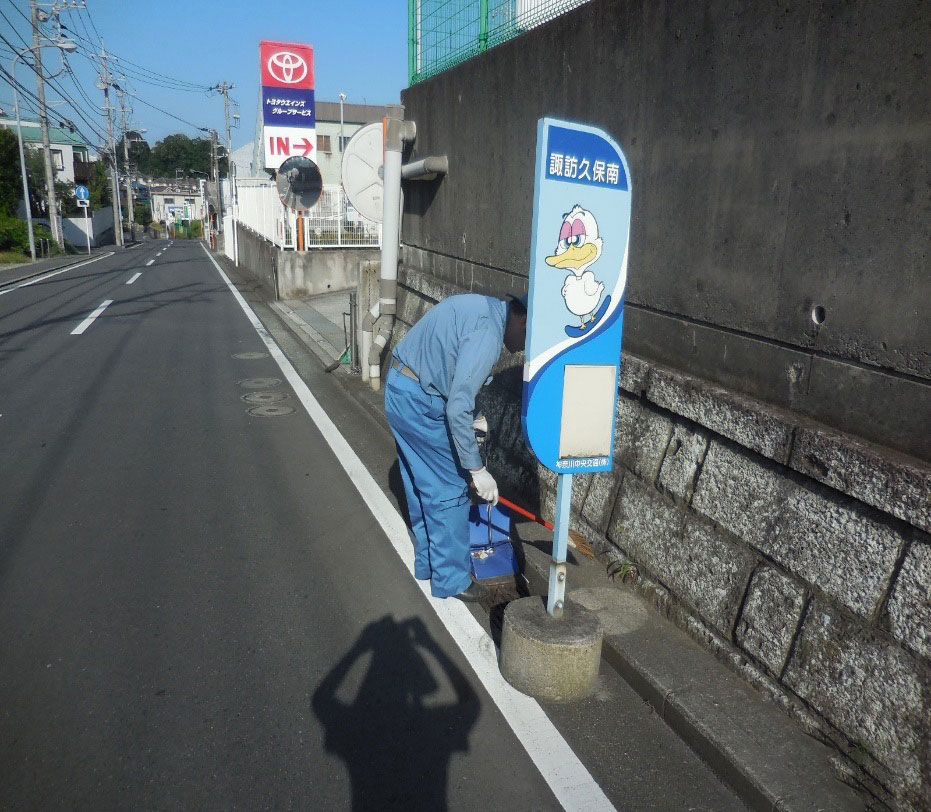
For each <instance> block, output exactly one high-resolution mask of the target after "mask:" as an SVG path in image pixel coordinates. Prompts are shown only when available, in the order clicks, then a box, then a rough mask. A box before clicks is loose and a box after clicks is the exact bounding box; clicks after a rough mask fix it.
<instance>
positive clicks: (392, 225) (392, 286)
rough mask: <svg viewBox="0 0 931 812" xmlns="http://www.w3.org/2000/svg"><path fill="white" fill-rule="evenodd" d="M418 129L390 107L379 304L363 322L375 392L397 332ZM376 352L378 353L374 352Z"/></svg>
mask: <svg viewBox="0 0 931 812" xmlns="http://www.w3.org/2000/svg"><path fill="white" fill-rule="evenodd" d="M415 134H416V127H415V126H414V122H413V121H404V107H403V106H402V105H399V104H398V105H389V106H388V115H387V117H386V119H385V165H384V184H385V186H384V189H385V192H384V200H383V204H382V212H383V218H384V219H383V221H382V241H381V268H380V269H379V276H378V301H377V302H376V303H375V305H374V306H373V307H372V309H371V310H369V312H368V313H366V314H365V318H364V319H363V321H362V363H363V365H365V368H367V369H368V373H369V383H370V384H371V386H372V389H374V390H375V391H378V390H379V389H380V388H381V355H382V352H383V351H384V349H385V347H386V346H387V345H388V342H389V341H390V340H391V333H392V331H393V330H394V320H395V314H396V312H397V299H398V246H399V244H400V242H401V151H402V149H403V148H404V142H405V141H413V140H414V136H415ZM373 349H374V352H373Z"/></svg>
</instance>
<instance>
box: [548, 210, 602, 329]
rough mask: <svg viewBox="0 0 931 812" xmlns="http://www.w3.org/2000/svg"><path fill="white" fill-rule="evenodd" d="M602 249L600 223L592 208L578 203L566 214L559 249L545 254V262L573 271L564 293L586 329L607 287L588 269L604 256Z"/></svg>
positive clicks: (571, 309) (571, 308)
mask: <svg viewBox="0 0 931 812" xmlns="http://www.w3.org/2000/svg"><path fill="white" fill-rule="evenodd" d="M601 250H602V240H601V238H600V237H599V236H598V223H597V222H596V221H595V218H594V216H593V215H592V213H591V212H590V211H586V210H585V209H583V208H582V207H581V206H579V205H578V204H576V205H575V206H573V207H572V211H570V212H569V213H568V214H567V215H566V216H565V217H564V218H563V221H562V227H561V228H560V230H559V242H558V243H557V244H556V253H555V254H553V256H551V257H547V258H546V264H547V265H552V266H553V267H555V268H568V269H569V270H570V271H572V273H571V274H569V275H568V276H567V277H566V281H565V282H564V283H563V286H562V295H563V298H564V299H565V300H566V307H567V308H568V310H569V312H570V313H573V314H574V315H576V316H578V317H579V320H580V321H581V326H582V329H583V330H584V329H585V328H586V327H587V326H588V324H589V323H590V322H592V321H594V313H595V310H596V309H597V308H598V302H599V301H601V294H602V293H604V289H605V286H604V282H599V281H598V280H596V279H595V274H593V273H592V272H591V271H589V270H587V268H588V267H589V266H590V265H592V264H593V263H594V262H596V261H597V260H598V258H599V257H600V256H601Z"/></svg>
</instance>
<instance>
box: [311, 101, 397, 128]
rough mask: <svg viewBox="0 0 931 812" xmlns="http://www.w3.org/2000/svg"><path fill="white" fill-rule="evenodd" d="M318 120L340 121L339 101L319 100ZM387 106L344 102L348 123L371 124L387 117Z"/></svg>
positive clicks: (317, 104)
mask: <svg viewBox="0 0 931 812" xmlns="http://www.w3.org/2000/svg"><path fill="white" fill-rule="evenodd" d="M314 112H315V114H316V119H317V121H339V102H326V101H318V102H316V103H315V104H314ZM385 113H386V110H385V107H384V106H383V105H381V106H379V105H375V104H345V103H344V104H343V121H344V122H345V123H346V124H371V123H372V122H374V121H381V120H382V119H383V118H384V117H385Z"/></svg>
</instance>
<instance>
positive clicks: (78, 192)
mask: <svg viewBox="0 0 931 812" xmlns="http://www.w3.org/2000/svg"><path fill="white" fill-rule="evenodd" d="M74 196H75V197H76V198H77V199H78V200H89V199H90V196H91V193H90V192H89V191H87V187H86V186H75V187H74Z"/></svg>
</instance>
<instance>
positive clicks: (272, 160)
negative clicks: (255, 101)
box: [262, 126, 317, 169]
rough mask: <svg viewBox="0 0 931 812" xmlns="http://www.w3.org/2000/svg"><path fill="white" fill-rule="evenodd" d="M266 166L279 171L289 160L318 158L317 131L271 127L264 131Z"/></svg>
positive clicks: (303, 128) (265, 128)
mask: <svg viewBox="0 0 931 812" xmlns="http://www.w3.org/2000/svg"><path fill="white" fill-rule="evenodd" d="M262 138H263V141H264V144H265V166H266V167H267V168H268V169H277V168H278V167H279V166H281V165H282V164H283V163H284V162H285V161H286V160H288V158H295V157H298V158H310V159H311V160H312V161H314V160H316V158H317V130H316V129H315V128H309V127H308V128H305V127H269V126H265V127H263V129H262Z"/></svg>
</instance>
